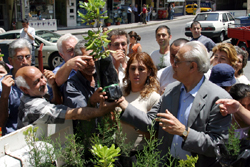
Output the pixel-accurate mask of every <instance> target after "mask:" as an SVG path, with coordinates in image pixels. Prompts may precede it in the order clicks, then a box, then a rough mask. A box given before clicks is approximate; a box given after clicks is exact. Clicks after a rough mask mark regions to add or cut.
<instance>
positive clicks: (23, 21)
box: [21, 18, 29, 23]
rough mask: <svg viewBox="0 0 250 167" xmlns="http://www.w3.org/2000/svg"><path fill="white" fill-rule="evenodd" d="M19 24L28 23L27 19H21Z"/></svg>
mask: <svg viewBox="0 0 250 167" xmlns="http://www.w3.org/2000/svg"><path fill="white" fill-rule="evenodd" d="M21 22H22V23H29V20H28V19H27V18H25V19H22V21H21Z"/></svg>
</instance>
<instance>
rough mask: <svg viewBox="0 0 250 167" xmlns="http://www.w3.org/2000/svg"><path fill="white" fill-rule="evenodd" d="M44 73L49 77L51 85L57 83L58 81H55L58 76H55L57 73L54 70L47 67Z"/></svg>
mask: <svg viewBox="0 0 250 167" xmlns="http://www.w3.org/2000/svg"><path fill="white" fill-rule="evenodd" d="M43 74H44V76H45V77H46V78H47V81H48V84H49V85H50V86H51V87H52V86H53V85H55V84H56V81H55V78H56V77H55V74H54V73H53V72H52V71H50V70H46V69H45V70H44V73H43Z"/></svg>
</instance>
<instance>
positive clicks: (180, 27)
mask: <svg viewBox="0 0 250 167" xmlns="http://www.w3.org/2000/svg"><path fill="white" fill-rule="evenodd" d="M189 21H192V18H190V17H189V18H186V19H182V20H172V21H169V22H168V21H167V22H165V23H161V24H155V25H150V26H145V27H139V28H131V29H126V32H130V31H135V32H136V33H137V34H138V35H140V36H141V41H139V43H140V44H141V46H142V51H143V52H147V53H148V54H150V53H151V52H152V51H154V50H157V49H159V45H158V44H157V42H156V39H155V30H156V28H157V27H158V26H160V25H167V26H168V27H169V28H170V30H171V35H172V40H171V41H170V43H171V42H172V41H174V40H175V39H177V38H186V39H190V38H188V37H186V36H185V29H184V28H185V24H186V23H187V22H189ZM76 36H77V37H78V38H79V39H83V37H82V35H76ZM224 42H230V39H228V40H226V41H224ZM244 74H245V76H246V77H247V78H248V79H250V64H249V61H248V64H247V66H246V67H245V68H244Z"/></svg>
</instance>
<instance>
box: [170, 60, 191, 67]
mask: <svg viewBox="0 0 250 167" xmlns="http://www.w3.org/2000/svg"><path fill="white" fill-rule="evenodd" d="M183 62H189V63H190V62H193V61H177V60H176V59H174V65H175V66H177V65H178V64H180V63H183Z"/></svg>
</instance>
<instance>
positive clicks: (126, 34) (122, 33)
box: [107, 30, 129, 45]
mask: <svg viewBox="0 0 250 167" xmlns="http://www.w3.org/2000/svg"><path fill="white" fill-rule="evenodd" d="M113 35H114V36H116V35H117V36H122V35H124V36H126V38H127V44H129V36H128V33H127V32H126V31H124V30H112V31H110V32H109V33H108V38H107V39H108V40H110V43H109V45H111V37H112V36H113Z"/></svg>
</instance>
